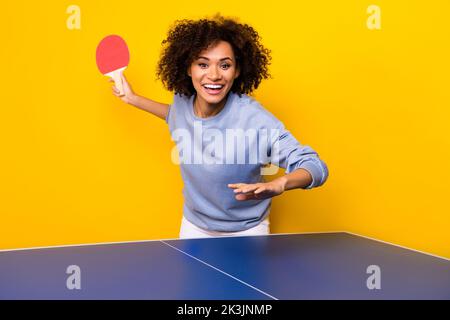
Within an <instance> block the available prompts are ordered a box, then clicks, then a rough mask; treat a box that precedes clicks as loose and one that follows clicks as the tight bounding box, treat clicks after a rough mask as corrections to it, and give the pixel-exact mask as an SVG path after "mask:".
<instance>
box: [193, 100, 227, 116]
mask: <svg viewBox="0 0 450 320" xmlns="http://www.w3.org/2000/svg"><path fill="white" fill-rule="evenodd" d="M227 97H228V95H227V96H226V97H225V98H224V99H222V101H220V102H219V103H217V104H209V103H208V102H206V101H204V100H203V99H199V98H198V95H196V96H195V99H194V111H195V115H196V116H197V117H200V118H209V117H213V116H215V115H217V114H219V113H220V111H222V109H223V108H224V107H225V104H226V102H227Z"/></svg>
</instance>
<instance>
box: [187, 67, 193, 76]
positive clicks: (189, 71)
mask: <svg viewBox="0 0 450 320" xmlns="http://www.w3.org/2000/svg"><path fill="white" fill-rule="evenodd" d="M187 74H188V76H189V77H191V78H192V73H191V67H188V69H187Z"/></svg>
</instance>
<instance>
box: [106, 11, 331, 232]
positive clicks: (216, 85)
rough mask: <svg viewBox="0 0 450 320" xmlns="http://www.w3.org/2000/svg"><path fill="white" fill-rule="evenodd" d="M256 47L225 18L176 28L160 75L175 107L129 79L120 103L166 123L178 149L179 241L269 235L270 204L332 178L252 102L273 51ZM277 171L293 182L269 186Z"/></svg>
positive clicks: (254, 37) (249, 34) (254, 38)
mask: <svg viewBox="0 0 450 320" xmlns="http://www.w3.org/2000/svg"><path fill="white" fill-rule="evenodd" d="M259 39H260V38H259V35H258V33H257V32H256V31H255V30H254V29H253V28H252V27H251V26H249V25H246V24H244V25H243V24H240V23H238V22H237V21H235V20H233V19H228V18H223V17H221V16H220V15H216V16H215V17H213V18H212V19H201V20H198V21H193V20H181V21H177V22H176V24H175V26H174V27H173V28H172V29H171V30H170V31H169V34H168V37H167V39H166V40H164V41H163V45H164V49H163V52H162V56H161V59H160V61H159V64H158V71H157V76H158V79H161V80H162V82H163V84H164V86H165V87H166V88H167V89H168V90H170V91H172V92H174V93H175V95H174V100H173V103H172V104H171V105H167V104H161V103H158V102H155V101H152V100H150V99H147V98H144V97H141V96H139V95H137V94H135V93H134V92H133V90H132V89H131V87H130V85H129V84H128V82H127V80H126V79H125V77H123V82H124V92H125V95H124V96H120V98H121V99H122V100H123V101H124V102H126V103H128V104H131V105H133V106H135V107H137V108H140V109H142V110H145V111H148V112H150V113H152V114H154V115H155V116H157V117H159V118H161V119H164V120H165V121H166V122H167V123H168V125H169V130H170V132H171V135H172V138H173V140H174V141H176V143H177V147H178V151H179V156H180V167H181V173H182V178H183V182H184V190H183V194H184V200H185V203H184V206H183V219H182V224H181V230H180V238H200V237H215V236H224V235H226V236H240V235H266V234H269V233H270V231H269V219H268V217H269V212H270V205H271V199H272V198H273V197H275V196H278V195H281V194H282V193H283V192H284V191H287V190H292V189H296V188H303V189H312V188H315V187H318V186H321V185H322V184H323V183H324V182H325V181H326V179H327V177H328V169H327V166H326V165H325V163H324V162H323V161H322V160H321V159H320V158H319V156H318V154H317V153H316V152H315V151H314V150H313V149H312V148H310V147H309V146H302V145H300V144H299V143H298V141H297V140H296V139H295V138H294V137H293V136H292V135H291V134H290V132H289V131H287V130H286V129H285V128H284V126H283V124H282V123H281V122H280V121H279V120H278V119H276V118H275V117H274V116H273V115H272V114H271V113H269V112H268V111H267V110H265V109H264V108H263V107H262V106H261V105H260V104H259V103H258V102H257V101H256V100H255V99H253V98H252V97H250V96H249V95H247V94H250V93H251V92H253V91H254V90H255V89H257V88H258V86H259V84H260V83H261V80H262V79H267V78H268V77H269V76H270V75H269V74H268V70H267V67H268V65H269V64H270V59H271V57H270V51H269V50H267V49H265V48H264V47H263V46H262V45H261V43H260V41H259ZM113 92H114V94H115V95H116V96H118V97H119V94H118V91H117V89H116V88H115V87H113ZM236 149H238V150H237V155H236V154H235V153H236ZM270 164H276V165H277V167H282V168H285V169H286V171H285V173H286V174H285V175H284V176H283V177H281V178H278V179H274V180H272V181H267V182H266V181H265V180H264V178H263V174H264V170H267V166H268V165H270ZM272 173H273V172H272Z"/></svg>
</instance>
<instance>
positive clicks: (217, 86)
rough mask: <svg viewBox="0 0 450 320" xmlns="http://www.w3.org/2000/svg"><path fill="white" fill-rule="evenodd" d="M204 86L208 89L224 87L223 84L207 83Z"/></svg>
mask: <svg viewBox="0 0 450 320" xmlns="http://www.w3.org/2000/svg"><path fill="white" fill-rule="evenodd" d="M204 87H205V88H208V89H222V88H223V86H219V85H205V86H204Z"/></svg>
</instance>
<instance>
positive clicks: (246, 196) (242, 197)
mask: <svg viewBox="0 0 450 320" xmlns="http://www.w3.org/2000/svg"><path fill="white" fill-rule="evenodd" d="M285 186H286V183H285V182H284V181H283V180H282V179H276V180H273V181H270V182H265V183H255V184H246V183H235V184H229V185H228V187H229V188H231V189H234V193H235V194H236V200H239V201H246V200H262V199H267V198H272V197H275V196H279V195H280V194H282V193H283V192H284V191H285Z"/></svg>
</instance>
